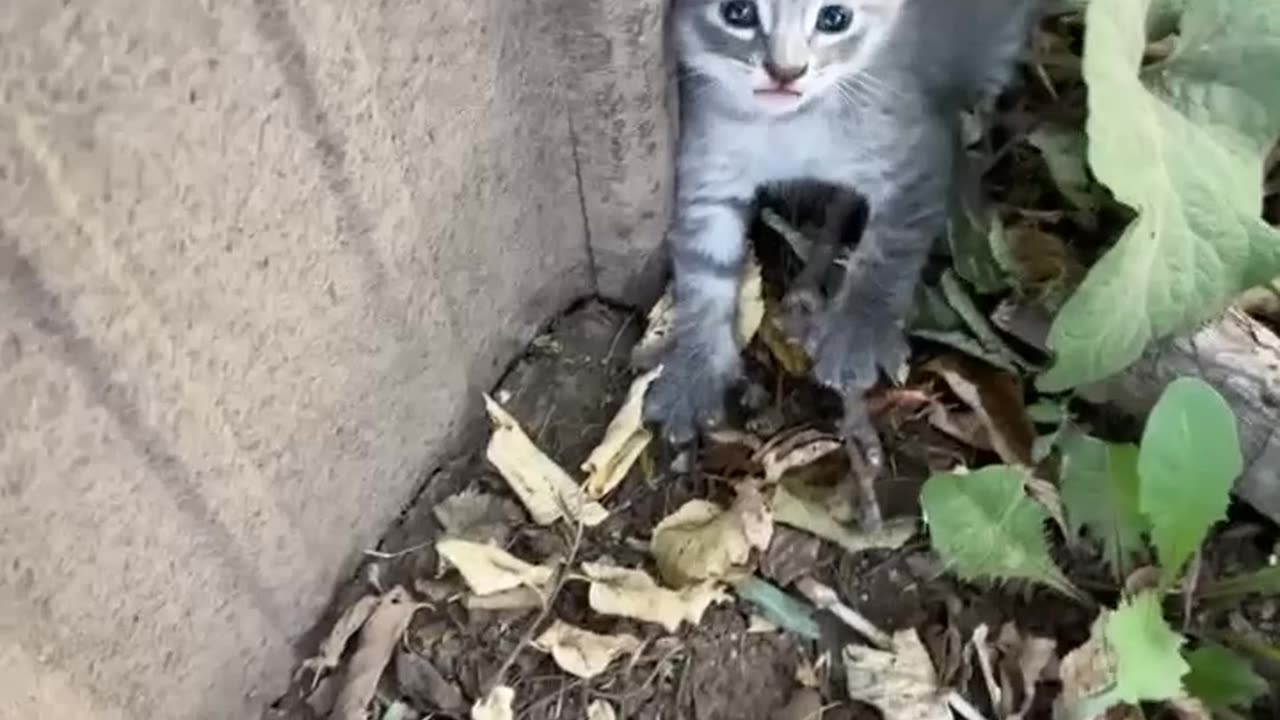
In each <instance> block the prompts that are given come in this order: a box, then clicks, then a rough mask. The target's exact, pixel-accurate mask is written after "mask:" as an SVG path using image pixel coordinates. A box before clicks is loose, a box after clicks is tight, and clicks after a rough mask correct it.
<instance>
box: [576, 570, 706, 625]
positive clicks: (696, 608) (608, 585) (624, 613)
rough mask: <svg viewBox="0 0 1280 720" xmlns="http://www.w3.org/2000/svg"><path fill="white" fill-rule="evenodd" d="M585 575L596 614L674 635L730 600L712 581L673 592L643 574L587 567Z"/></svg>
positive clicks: (588, 596)
mask: <svg viewBox="0 0 1280 720" xmlns="http://www.w3.org/2000/svg"><path fill="white" fill-rule="evenodd" d="M582 571H583V573H585V574H586V576H587V578H589V579H590V580H591V588H590V589H589V590H588V591H587V602H588V603H589V604H590V605H591V609H592V610H595V611H596V612H598V613H600V614H602V615H617V616H621V617H629V618H633V619H635V620H643V621H644V622H652V623H658V624H659V625H661V626H663V627H664V628H666V630H667V632H672V633H673V632H675V631H676V630H678V629H679V628H680V624H681V623H683V622H688V623H689V624H691V625H696V624H698V623H699V622H701V621H702V615H703V613H705V612H706V611H707V608H708V607H710V606H711V605H712V604H713V603H719V602H727V601H728V600H729V599H730V598H729V595H728V594H727V593H725V592H724V591H723V590H722V589H720V588H719V587H718V585H717V584H716V583H715V582H713V581H709V580H708V581H705V582H702V583H699V584H697V585H690V586H689V587H686V588H683V589H681V590H669V589H667V588H664V587H662V586H660V585H658V583H656V582H655V581H654V579H653V578H651V577H649V574H648V573H646V572H644V571H643V570H635V569H631V568H623V567H617V566H614V565H607V564H604V563H583V564H582Z"/></svg>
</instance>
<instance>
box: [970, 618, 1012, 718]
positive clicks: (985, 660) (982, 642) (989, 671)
mask: <svg viewBox="0 0 1280 720" xmlns="http://www.w3.org/2000/svg"><path fill="white" fill-rule="evenodd" d="M990 632H991V628H989V627H987V624H986V623H982V624H981V625H979V626H978V627H976V628H974V629H973V635H972V636H971V637H970V638H969V644H970V645H971V646H972V647H973V650H974V652H975V653H977V655H978V670H980V671H981V672H982V681H983V682H984V683H986V685H987V696H988V697H989V698H990V699H991V704H992V705H994V706H995V707H996V708H997V711H998V713H999V716H1000V717H1004V716H1005V715H1008V714H1009V712H1010V710H1009V708H1008V707H1007V705H1008V704H1009V697H1008V694H1007V693H1005V692H1004V691H1003V690H1002V686H1001V685H1000V684H999V683H997V682H996V674H995V669H994V666H995V663H993V662H992V661H991V646H990V645H989V644H988V643H987V635H988V634H989V633H990Z"/></svg>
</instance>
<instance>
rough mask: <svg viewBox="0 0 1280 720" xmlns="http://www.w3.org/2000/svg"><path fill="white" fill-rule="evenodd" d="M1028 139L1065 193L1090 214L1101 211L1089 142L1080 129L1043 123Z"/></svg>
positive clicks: (1059, 188) (1050, 174)
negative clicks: (1091, 171) (1091, 163)
mask: <svg viewBox="0 0 1280 720" xmlns="http://www.w3.org/2000/svg"><path fill="white" fill-rule="evenodd" d="M1027 142H1028V143H1030V144H1031V146H1032V147H1034V148H1035V149H1036V150H1039V151H1040V156H1041V157H1043V158H1044V164H1045V166H1046V167H1047V168H1048V169H1049V176H1050V177H1052V178H1053V183H1054V185H1056V186H1057V187H1058V191H1059V192H1061V193H1062V196H1063V197H1064V198H1066V199H1067V200H1068V201H1070V202H1071V204H1072V205H1074V206H1076V208H1077V209H1079V210H1083V211H1085V212H1087V213H1090V214H1092V213H1096V212H1097V211H1098V205H1099V199H1098V195H1097V194H1096V192H1095V187H1094V184H1093V178H1090V177H1089V166H1088V163H1087V160H1086V155H1087V152H1088V147H1089V143H1088V140H1087V139H1086V137H1085V134H1084V133H1083V132H1081V131H1079V130H1076V129H1072V128H1065V127H1058V126H1053V125H1044V126H1041V127H1039V128H1036V129H1035V130H1033V131H1031V134H1030V135H1028V136H1027Z"/></svg>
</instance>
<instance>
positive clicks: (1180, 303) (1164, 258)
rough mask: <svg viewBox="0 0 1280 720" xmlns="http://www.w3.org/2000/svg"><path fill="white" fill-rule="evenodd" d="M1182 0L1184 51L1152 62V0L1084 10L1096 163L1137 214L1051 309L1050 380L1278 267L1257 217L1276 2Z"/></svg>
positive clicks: (1119, 350) (1272, 122) (1095, 375)
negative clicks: (1145, 62) (1148, 58)
mask: <svg viewBox="0 0 1280 720" xmlns="http://www.w3.org/2000/svg"><path fill="white" fill-rule="evenodd" d="M1180 6H1181V10H1182V12H1181V15H1180V16H1179V23H1178V27H1179V31H1180V37H1179V39H1178V42H1177V45H1176V47H1175V49H1174V51H1173V52H1172V54H1171V55H1170V56H1169V57H1168V58H1167V59H1165V60H1163V61H1161V62H1159V63H1157V64H1155V65H1151V66H1149V67H1146V68H1142V67H1141V62H1142V57H1143V52H1144V50H1145V48H1146V44H1147V18H1148V12H1149V11H1150V10H1151V1H1150V0H1091V1H1090V2H1089V5H1088V8H1087V10H1086V12H1085V27H1086V33H1085V48H1084V77H1085V81H1086V83H1087V84H1088V87H1089V117H1088V121H1087V125H1086V131H1087V133H1088V144H1089V149H1088V155H1089V166H1090V167H1091V168H1092V170H1093V174H1094V176H1095V177H1097V178H1098V179H1099V180H1100V181H1101V182H1102V183H1104V184H1105V185H1106V186H1107V187H1108V188H1110V189H1111V191H1112V193H1113V194H1114V195H1115V197H1116V199H1117V200H1119V201H1120V202H1122V203H1124V204H1125V205H1128V206H1129V207H1130V208H1132V209H1133V210H1134V211H1135V212H1136V213H1137V219H1135V220H1134V221H1133V222H1132V223H1130V225H1129V226H1128V227H1127V228H1126V229H1125V230H1124V232H1123V233H1122V235H1121V237H1120V238H1119V240H1118V241H1117V243H1116V245H1115V247H1113V248H1112V249H1111V250H1109V251H1108V252H1107V253H1106V254H1105V255H1104V256H1103V257H1102V258H1101V259H1100V260H1099V261H1098V262H1097V263H1096V264H1095V265H1094V267H1093V268H1092V270H1091V271H1090V273H1089V275H1088V276H1087V278H1086V279H1085V281H1084V283H1083V284H1082V285H1081V286H1080V287H1079V288H1078V289H1077V291H1076V292H1075V293H1074V294H1073V295H1072V296H1071V298H1070V300H1068V301H1067V303H1066V305H1065V306H1064V307H1063V309H1062V311H1061V312H1060V313H1059V314H1058V316H1057V317H1056V318H1055V320H1054V323H1053V328H1052V331H1051V333H1050V338H1049V345H1050V347H1051V348H1052V349H1053V350H1054V352H1055V364H1054V365H1053V366H1052V367H1051V368H1050V369H1049V370H1048V371H1047V372H1046V373H1045V374H1043V375H1042V376H1041V377H1040V378H1039V381H1038V382H1039V385H1040V387H1041V388H1042V389H1044V390H1064V389H1067V388H1071V387H1075V386H1078V385H1081V384H1084V383H1087V382H1092V381H1095V380H1100V379H1102V378H1105V377H1107V376H1108V375H1111V374H1113V373H1116V372H1118V371H1120V370H1122V369H1124V368H1125V367H1127V366H1128V365H1129V364H1130V363H1132V362H1133V361H1134V360H1136V359H1138V357H1139V356H1140V355H1141V354H1142V351H1143V349H1144V348H1145V347H1146V345H1147V344H1148V343H1149V342H1151V341H1152V340H1154V339H1157V338H1161V337H1165V336H1168V335H1170V334H1174V333H1177V332H1181V331H1184V330H1187V329H1189V328H1191V327H1194V326H1195V325H1196V324H1197V323H1199V322H1201V321H1203V320H1205V319H1207V318H1209V317H1212V316H1213V315H1214V314H1216V313H1217V312H1219V311H1220V310H1222V309H1223V308H1224V307H1225V306H1226V305H1227V304H1228V303H1229V302H1230V300H1231V298H1233V297H1235V296H1236V295H1237V294H1238V293H1240V292H1241V291H1243V290H1245V289H1247V288H1249V287H1253V286H1255V285H1258V284H1260V283H1262V282H1264V281H1266V280H1268V279H1270V278H1272V277H1274V276H1275V275H1277V274H1280V232H1277V231H1276V230H1275V229H1273V228H1271V227H1269V226H1267V225H1266V224H1265V223H1264V222H1263V221H1262V219H1261V211H1262V187H1261V185H1262V183H1261V179H1262V163H1263V161H1264V159H1265V157H1266V155H1267V152H1268V150H1269V149H1270V147H1271V145H1272V143H1273V142H1274V141H1275V139H1276V137H1277V135H1280V82H1277V80H1276V68H1277V67H1280V3H1277V2H1270V1H1268V2H1260V1H1259V0H1187V2H1185V3H1181V4H1180ZM1171 7H1172V8H1173V9H1174V10H1176V9H1178V6H1171ZM1163 10H1164V8H1162V11H1163Z"/></svg>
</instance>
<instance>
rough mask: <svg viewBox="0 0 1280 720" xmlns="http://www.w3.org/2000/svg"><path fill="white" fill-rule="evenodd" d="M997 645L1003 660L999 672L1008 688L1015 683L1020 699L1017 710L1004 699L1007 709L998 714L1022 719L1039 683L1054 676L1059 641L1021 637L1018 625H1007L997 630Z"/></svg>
mask: <svg viewBox="0 0 1280 720" xmlns="http://www.w3.org/2000/svg"><path fill="white" fill-rule="evenodd" d="M996 646H997V647H998V648H999V650H1000V653H1001V655H1002V656H1003V658H1004V660H1003V661H1002V662H1001V671H1002V673H1003V674H1004V675H1005V676H1006V677H1007V679H1008V684H1009V685H1010V686H1015V685H1014V683H1016V687H1017V688H1018V690H1019V695H1020V697H1021V698H1022V701H1021V702H1020V703H1019V704H1018V706H1017V707H1016V708H1015V707H1013V699H1012V698H1011V697H1010V698H1007V703H1006V704H1005V705H1007V707H1006V706H1002V713H1001V714H1002V716H1004V717H1006V718H1008V719H1009V720H1022V718H1024V717H1026V714H1027V713H1029V712H1031V707H1032V705H1033V704H1034V703H1035V699H1036V688H1037V686H1038V685H1039V683H1040V681H1041V680H1046V679H1050V678H1052V677H1053V676H1056V675H1057V670H1058V642H1057V641H1056V640H1054V639H1052V638H1044V637H1037V636H1035V635H1024V634H1022V633H1021V632H1019V631H1018V628H1017V626H1015V625H1014V624H1013V623H1011V622H1007V623H1005V624H1004V625H1003V626H1001V628H1000V636H999V637H998V638H997V639H996Z"/></svg>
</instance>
